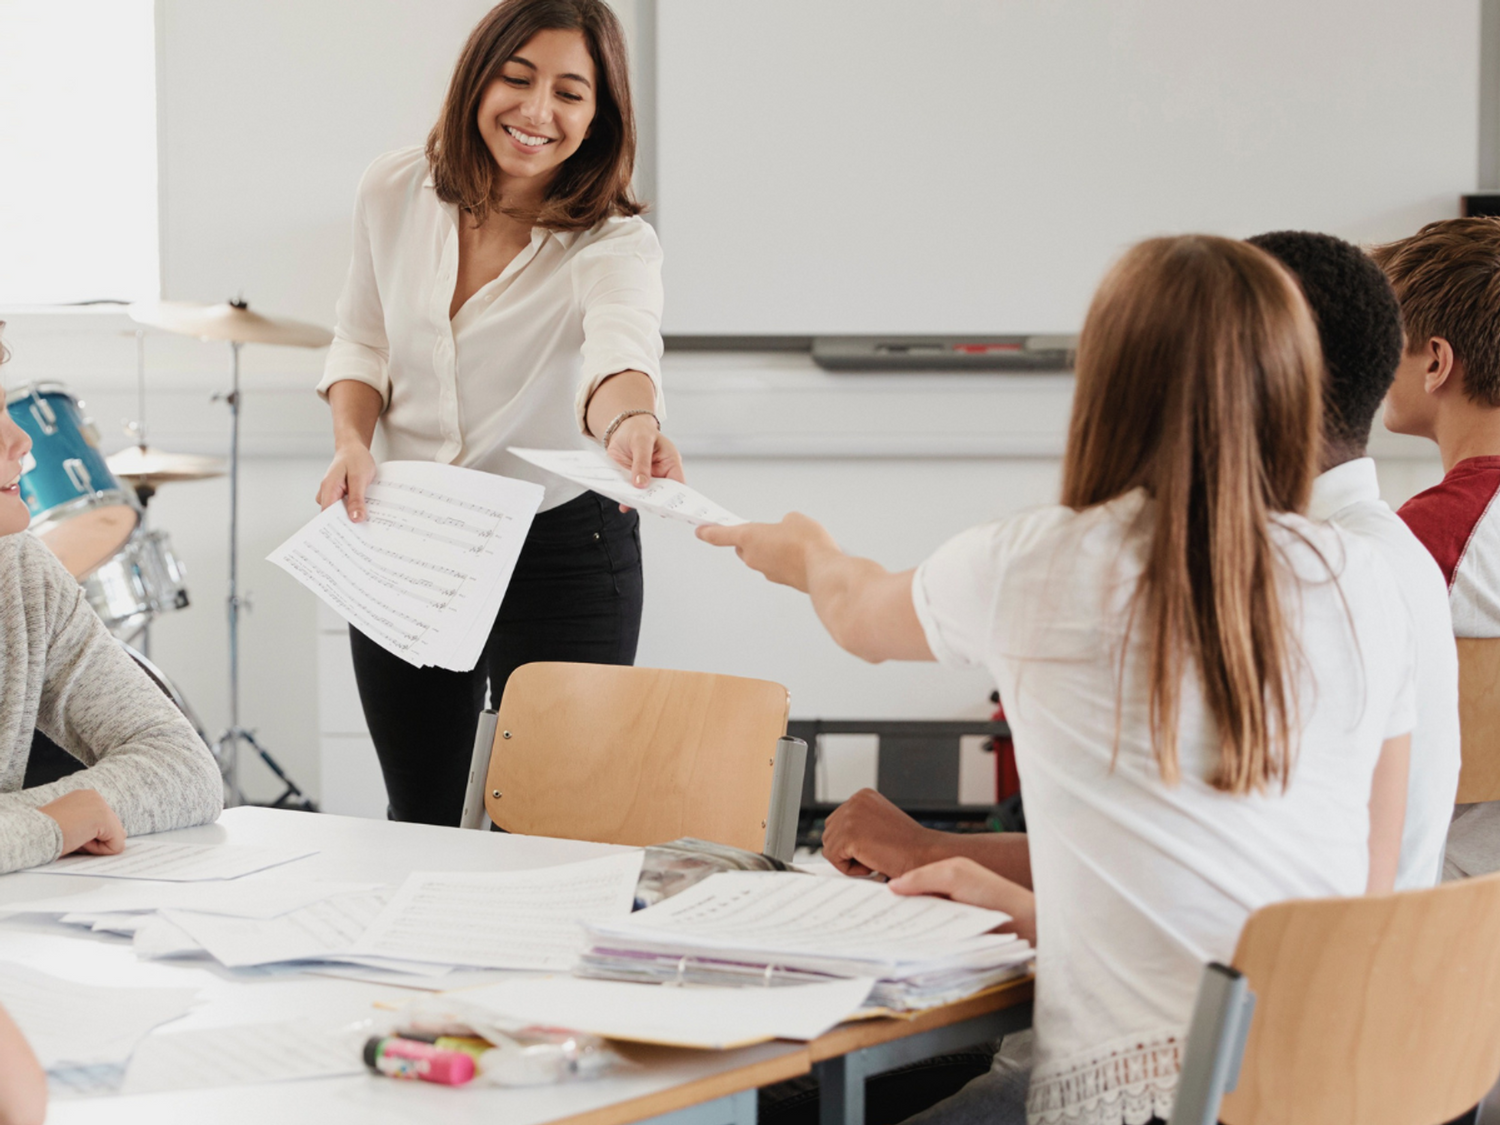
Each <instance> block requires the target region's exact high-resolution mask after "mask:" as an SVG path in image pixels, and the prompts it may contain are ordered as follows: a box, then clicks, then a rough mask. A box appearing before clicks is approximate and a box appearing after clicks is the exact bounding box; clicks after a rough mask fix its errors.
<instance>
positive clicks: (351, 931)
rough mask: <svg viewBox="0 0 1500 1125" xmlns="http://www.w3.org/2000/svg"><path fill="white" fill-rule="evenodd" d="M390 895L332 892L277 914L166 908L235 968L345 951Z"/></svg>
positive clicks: (172, 918)
mask: <svg viewBox="0 0 1500 1125" xmlns="http://www.w3.org/2000/svg"><path fill="white" fill-rule="evenodd" d="M389 899H390V892H389V891H387V890H384V889H381V890H377V891H361V892H356V893H353V894H343V895H334V896H333V897H332V898H326V899H323V900H322V901H321V902H315V903H312V904H310V905H308V906H304V907H301V908H299V909H297V910H291V911H288V912H287V913H285V914H281V915H278V916H277V917H275V918H231V917H227V916H225V915H222V914H198V913H195V912H193V911H190V910H164V911H162V917H164V918H166V919H167V920H168V921H169V922H172V923H173V924H175V925H176V926H178V927H179V928H181V929H182V931H183V932H184V933H186V934H187V935H188V936H189V937H191V938H192V939H193V940H194V941H196V942H197V943H198V944H199V945H201V946H202V947H203V948H204V949H206V950H208V952H209V953H210V954H211V955H212V956H213V958H214V959H215V960H216V961H218V962H219V963H220V964H221V965H224V966H225V967H227V968H231V969H238V968H243V967H245V966H247V965H269V964H274V963H276V962H278V961H313V960H317V959H319V958H322V957H327V956H331V955H333V954H338V953H348V952H350V950H351V949H352V948H353V946H354V943H355V942H356V941H358V940H359V938H360V937H361V936H362V935H363V934H364V932H365V930H366V929H368V928H369V925H370V923H371V922H373V921H374V920H375V917H376V915H378V914H379V913H380V911H381V908H382V907H384V906H385V904H386V902H387V901H388V900H389Z"/></svg>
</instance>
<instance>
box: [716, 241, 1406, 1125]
mask: <svg viewBox="0 0 1500 1125" xmlns="http://www.w3.org/2000/svg"><path fill="white" fill-rule="evenodd" d="M1320 382H1321V362H1320V356H1319V351H1318V342H1317V331H1316V328H1315V327H1314V325H1313V321H1312V318H1311V316H1310V314H1309V312H1308V309H1307V306H1306V304H1305V303H1304V301H1303V299H1302V297H1301V295H1300V293H1299V292H1298V290H1297V287H1296V285H1295V283H1294V282H1293V281H1292V279H1291V278H1290V277H1289V276H1288V275H1287V274H1286V272H1285V271H1284V270H1283V269H1282V268H1281V267H1280V266H1278V265H1277V264H1276V263H1275V261H1274V260H1273V259H1272V258H1271V257H1270V256H1269V255H1267V254H1265V253H1263V252H1262V251H1260V250H1257V249H1255V248H1254V247H1251V246H1249V245H1247V244H1245V243H1242V242H1234V241H1231V240H1227V239H1221V238H1213V237H1208V236H1188V237H1183V238H1174V239H1155V240H1152V241H1149V242H1145V243H1142V244H1141V245H1139V246H1137V247H1135V248H1134V249H1132V250H1131V251H1130V252H1129V253H1127V254H1126V255H1125V257H1124V258H1123V259H1122V260H1121V262H1120V263H1119V264H1118V265H1117V266H1116V267H1115V268H1114V270H1112V271H1111V273H1110V275H1109V276H1108V277H1107V278H1106V279H1105V281H1104V283H1103V285H1102V286H1101V288H1100V290H1099V292H1098V294H1097V295H1096V296H1095V298H1094V302H1093V305H1092V307H1091V309H1090V311H1089V315H1088V319H1087V321H1086V323H1085V325H1084V330H1083V335H1082V339H1081V340H1080V344H1079V352H1078V365H1077V392H1076V396H1075V402H1074V407H1073V418H1072V422H1071V426H1070V432H1069V438H1068V450H1067V455H1066V459H1065V464H1064V480H1063V494H1062V503H1061V504H1059V505H1057V506H1054V507H1046V508H1041V509H1037V510H1034V511H1030V512H1026V513H1023V514H1021V515H1018V516H1014V517H1011V518H1009V519H1004V520H1000V521H998V522H995V523H992V524H987V525H983V526H981V527H976V528H973V529H971V530H969V531H966V532H964V533H963V534H961V535H959V536H958V537H957V538H955V539H954V540H952V541H951V542H949V543H948V544H947V545H945V546H944V547H942V548H940V549H939V550H938V551H937V553H936V554H934V555H933V556H932V557H931V558H929V559H928V560H927V562H925V563H924V564H922V566H921V567H919V568H918V569H917V570H916V571H915V572H910V571H909V572H906V573H903V574H892V573H889V572H887V571H886V570H885V569H884V568H882V567H880V566H879V565H878V564H876V563H873V562H870V561H868V560H863V559H855V558H851V557H849V556H846V555H844V554H843V553H842V552H841V551H840V550H839V548H838V546H837V544H836V543H835V542H834V541H833V539H832V538H831V537H830V536H829V535H828V533H827V532H826V531H824V530H823V528H821V527H820V526H819V525H817V524H816V523H814V522H813V521H812V520H809V519H807V518H806V517H804V516H797V515H793V516H788V517H787V518H786V519H784V520H783V521H782V522H781V523H780V524H772V525H767V524H749V525H744V526H741V527H735V528H713V529H707V528H705V529H702V530H701V531H700V532H699V534H700V536H701V537H702V538H704V539H706V540H708V541H709V542H713V543H718V544H723V545H729V546H734V547H735V548H736V549H737V551H738V553H739V554H740V556H741V557H742V558H743V559H744V560H745V561H746V563H748V564H749V565H750V566H751V567H753V568H755V569H757V570H759V571H761V572H763V573H764V574H765V575H766V576H767V577H768V578H770V579H771V580H773V581H776V582H781V583H784V584H787V585H790V586H794V587H796V588H798V589H800V590H804V591H807V592H808V593H810V594H811V596H812V601H813V606H814V608H815V609H816V611H817V612H818V614H819V616H820V618H821V619H822V620H823V623H824V625H825V626H826V627H827V628H828V630H829V632H830V633H831V634H832V635H833V637H834V639H835V640H837V641H838V642H839V643H840V644H842V645H843V646H844V647H845V648H847V649H849V650H850V651H852V652H854V653H855V654H857V655H860V656H862V657H864V658H866V659H868V660H873V661H879V660H886V659H909V660H931V659H937V660H940V661H942V662H944V663H948V664H952V665H955V666H979V667H984V668H987V669H988V670H989V671H990V672H991V674H992V675H993V676H994V677H995V679H996V681H997V683H998V685H999V687H1000V691H1001V695H1002V696H1003V698H1004V699H1005V702H1006V713H1007V716H1008V718H1009V721H1010V724H1011V729H1012V732H1013V734H1014V738H1015V744H1016V756H1017V763H1018V766H1019V768H1020V772H1021V781H1022V786H1023V789H1024V791H1025V793H1026V802H1027V821H1028V824H1029V826H1030V829H1031V833H1030V874H1031V880H1032V883H1033V886H1034V889H1035V894H1034V897H1033V894H1032V892H1031V891H1029V890H1027V889H1026V888H1025V887H1024V886H1021V885H1020V884H1018V883H1015V882H1011V881H1009V880H1006V879H1004V878H1003V877H1001V876H1000V875H997V874H995V873H994V872H992V871H989V870H987V869H986V868H983V867H980V866H979V865H978V864H976V863H974V862H973V861H971V860H967V859H950V860H944V861H942V862H940V863H938V864H934V865H929V866H927V867H923V868H918V869H916V870H915V871H912V872H909V873H907V874H906V875H904V876H902V877H901V878H900V879H898V880H896V881H895V882H894V883H893V884H892V886H893V887H895V888H896V889H898V890H902V891H908V892H912V893H923V892H936V893H946V894H950V895H952V896H953V897H955V898H960V899H963V900H966V901H973V902H979V903H983V904H985V905H990V906H995V907H998V908H999V909H1003V910H1007V911H1009V912H1010V913H1012V914H1013V915H1014V916H1015V917H1016V925H1017V929H1018V930H1020V931H1021V932H1022V933H1024V934H1027V935H1028V936H1030V937H1032V938H1033V939H1034V940H1035V941H1036V944H1037V951H1038V959H1037V978H1038V979H1037V996H1036V1007H1035V1015H1034V1027H1035V1036H1036V1046H1035V1059H1034V1065H1033V1071H1032V1078H1031V1088H1030V1092H1029V1094H1028V1097H1027V1116H1028V1118H1029V1119H1030V1121H1032V1122H1033V1123H1040V1122H1046V1123H1048V1125H1053V1123H1059V1122H1066V1123H1074V1122H1077V1123H1082V1122H1088V1123H1090V1125H1114V1123H1115V1122H1123V1121H1126V1120H1129V1121H1131V1122H1140V1121H1143V1120H1147V1119H1149V1118H1151V1117H1152V1115H1155V1116H1156V1117H1159V1118H1162V1119H1165V1118H1166V1117H1168V1116H1169V1114H1170V1112H1171V1106H1172V1101H1173V1096H1174V1094H1175V1091H1176V1085H1177V1075H1178V1071H1179V1069H1180V1064H1181V1051H1182V1045H1183V1041H1184V1038H1185V1036H1186V1031H1187V1025H1188V1021H1189V1018H1190V1015H1191V1009H1192V1004H1193V998H1194V995H1195V992H1196V989H1197V986H1198V981H1199V978H1200V976H1201V973H1202V967H1203V965H1204V963H1205V962H1207V961H1210V960H1222V961H1227V960H1229V959H1230V957H1231V956H1232V954H1233V951H1234V945H1235V941H1236V939H1237V937H1238V934H1239V931H1240V928H1241V927H1242V925H1243V924H1244V921H1245V919H1246V918H1247V917H1248V916H1249V915H1250V913H1251V912H1252V911H1254V910H1255V909H1257V908H1258V907H1261V906H1264V905H1266V904H1267V903H1271V902H1276V901H1280V900H1283V899H1288V898H1304V897H1320V896H1328V895H1356V894H1360V893H1363V892H1365V891H1366V890H1371V891H1377V892H1378V891H1387V890H1390V889H1391V887H1392V885H1393V883H1394V880H1395V875H1396V867H1397V859H1398V855H1399V851H1400V843H1401V831H1402V821H1403V814H1404V806H1405V798H1406V773H1407V754H1408V747H1409V741H1410V740H1409V737H1408V736H1409V732H1410V731H1411V729H1412V727H1413V725H1414V721H1415V703H1414V686H1413V685H1414V674H1415V669H1414V661H1413V658H1412V649H1413V644H1412V635H1411V623H1410V621H1409V620H1408V614H1407V612H1406V609H1405V603H1404V601H1403V600H1402V598H1401V594H1400V590H1399V588H1398V587H1397V585H1396V582H1395V580H1394V578H1393V577H1392V575H1391V572H1390V571H1389V569H1388V568H1387V567H1385V566H1384V565H1383V564H1382V563H1381V562H1380V560H1379V559H1378V558H1377V557H1376V556H1375V554H1374V552H1373V551H1372V550H1371V549H1370V547H1369V546H1368V545H1367V544H1366V543H1364V542H1362V541H1361V540H1359V539H1357V538H1356V537H1354V536H1350V535H1348V534H1346V533H1344V532H1343V531H1341V530H1340V529H1339V528H1338V527H1337V526H1336V525H1333V524H1316V523H1312V522H1311V521H1309V520H1307V519H1305V518H1303V517H1302V516H1299V515H1297V514H1295V513H1297V512H1300V511H1302V510H1303V509H1304V508H1305V507H1306V504H1307V500H1308V495H1309V491H1310V488H1311V484H1312V479H1313V476H1314V474H1315V473H1316V470H1317V465H1316V458H1317V451H1318V443H1319V423H1320V413H1321V404H1320ZM939 1108H940V1107H939ZM998 1110H999V1107H997V1112H996V1113H995V1114H993V1115H992V1120H998V1119H999V1117H1000V1114H999V1112H998Z"/></svg>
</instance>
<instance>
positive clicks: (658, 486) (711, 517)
mask: <svg viewBox="0 0 1500 1125" xmlns="http://www.w3.org/2000/svg"><path fill="white" fill-rule="evenodd" d="M509 451H510V452H511V453H514V454H515V455H516V456H517V457H520V458H522V459H523V460H526V461H530V462H531V463H532V464H533V465H537V466H540V467H541V468H543V469H546V470H547V471H548V472H549V473H556V474H557V475H558V476H560V477H562V478H564V479H565V480H570V481H572V482H573V483H574V484H581V485H583V486H584V487H585V488H590V489H593V491H595V492H597V493H599V494H600V495H601V496H608V497H609V498H610V499H611V500H618V501H619V502H620V503H622V504H628V505H630V506H631V507H632V508H639V509H640V510H641V511H643V512H650V513H651V514H652V515H656V516H666V517H667V518H668V519H674V520H685V521H687V522H688V523H690V524H692V525H693V526H695V527H697V526H700V525H702V524H719V525H721V526H723V527H732V526H733V525H735V524H737V523H744V522H745V521H744V520H742V519H740V517H739V516H737V515H735V514H734V513H733V512H731V511H729V510H728V509H726V508H723V507H720V506H719V505H718V504H716V503H714V502H713V501H712V500H710V499H709V498H708V497H707V496H704V495H703V493H701V492H699V491H698V490H697V489H694V488H689V487H688V486H687V485H685V484H679V483H678V482H677V481H675V480H667V479H666V478H664V477H657V478H656V479H654V480H653V481H652V482H651V483H650V484H648V485H647V486H646V487H645V488H636V487H635V486H634V485H632V484H631V483H630V482H629V481H628V480H626V479H625V478H624V476H622V475H621V472H620V469H619V467H618V466H616V465H615V463H614V462H613V461H611V460H610V459H609V457H608V456H607V455H606V454H604V453H603V452H602V451H598V450H589V449H517V448H516V447H515V446H511V447H510V450H509Z"/></svg>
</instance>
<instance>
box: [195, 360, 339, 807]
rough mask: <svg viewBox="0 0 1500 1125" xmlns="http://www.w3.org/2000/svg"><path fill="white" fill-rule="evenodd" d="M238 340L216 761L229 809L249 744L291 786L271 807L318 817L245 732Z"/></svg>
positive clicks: (239, 799) (238, 795) (239, 796)
mask: <svg viewBox="0 0 1500 1125" xmlns="http://www.w3.org/2000/svg"><path fill="white" fill-rule="evenodd" d="M242 347H244V344H242V343H241V342H240V341H238V340H232V341H230V344H229V351H230V354H231V356H232V357H233V359H232V368H231V371H232V376H231V379H232V381H231V386H230V391H229V394H227V395H222V396H215V397H222V398H223V399H224V400H225V401H226V402H227V403H228V404H229V727H228V729H226V730H225V731H224V733H223V734H221V735H219V740H218V742H216V743H215V744H214V757H215V758H217V759H218V762H219V772H220V774H221V775H222V776H223V778H224V803H225V804H226V805H231V806H233V805H243V804H244V803H245V793H244V790H243V789H241V788H240V775H239V765H240V762H239V758H240V744H241V743H244V744H245V745H246V746H249V747H250V749H252V750H254V751H255V752H256V754H258V755H259V756H260V760H261V761H262V762H264V763H265V764H266V767H267V768H268V769H269V770H270V771H271V772H272V773H273V774H275V775H276V778H277V780H278V781H280V782H281V783H282V784H283V785H285V786H286V789H285V790H283V791H282V794H281V796H279V797H277V798H276V799H275V800H274V801H272V802H271V807H272V808H281V809H304V810H306V811H308V812H317V811H318V806H317V804H316V803H315V802H314V801H313V800H312V799H311V798H310V797H308V796H307V794H305V793H303V792H302V790H301V789H300V788H298V786H297V783H296V782H295V781H293V780H292V779H291V778H290V777H288V776H287V774H286V771H285V770H283V769H282V768H281V766H280V764H279V763H278V762H277V761H276V759H275V758H273V757H271V753H270V751H268V750H267V749H266V748H265V747H264V746H262V745H261V744H260V743H259V742H257V741H256V738H255V735H254V734H253V733H252V732H251V731H248V730H246V729H245V728H244V727H242V726H240V608H241V607H244V608H245V609H246V610H248V609H249V608H250V602H249V599H248V598H242V597H241V596H240V588H239V534H240V518H239V497H240V349H241V348H242Z"/></svg>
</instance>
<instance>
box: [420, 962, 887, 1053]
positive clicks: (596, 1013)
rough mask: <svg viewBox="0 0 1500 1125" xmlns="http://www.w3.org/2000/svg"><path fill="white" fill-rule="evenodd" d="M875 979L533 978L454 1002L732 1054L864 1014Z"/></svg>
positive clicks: (471, 992)
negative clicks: (695, 982)
mask: <svg viewBox="0 0 1500 1125" xmlns="http://www.w3.org/2000/svg"><path fill="white" fill-rule="evenodd" d="M874 983H875V982H874V981H873V980H871V979H869V978H868V977H864V978H853V979H850V980H834V981H828V982H827V983H820V984H799V985H790V986H780V987H776V988H670V987H667V986H665V985H659V984H628V983H625V982H623V981H609V980H580V979H578V978H577V977H561V976H559V977H527V978H525V979H522V980H511V981H504V982H503V983H501V984H494V985H490V986H489V987H487V988H475V989H467V990H465V991H463V992H453V993H450V994H449V996H450V997H451V998H452V1000H453V1003H455V1004H456V1005H458V1007H459V1010H460V1011H462V1012H464V1013H468V1012H470V1011H477V1012H480V1013H483V1014H484V1015H485V1016H488V1017H491V1018H493V1019H496V1020H499V1021H501V1026H502V1027H505V1026H510V1027H516V1026H522V1027H524V1026H526V1025H528V1024H540V1025H543V1026H548V1027H566V1028H569V1029H570V1030H572V1031H582V1032H587V1033H589V1034H591V1035H602V1036H605V1037H607V1038H609V1039H629V1040H633V1041H635V1042H637V1043H663V1044H666V1045H667V1046H671V1047H704V1048H708V1049H710V1050H725V1049H728V1048H731V1047H743V1046H746V1045H747V1044H750V1043H762V1042H764V1041H765V1040H767V1039H803V1040H806V1039H816V1038H817V1037H818V1036H820V1035H822V1034H823V1033H824V1032H825V1031H827V1030H828V1029H829V1028H831V1027H833V1026H834V1025H835V1024H836V1023H838V1022H840V1021H841V1020H844V1019H847V1018H848V1017H850V1016H852V1015H853V1014H854V1013H855V1012H857V1011H858V1010H859V1008H860V1005H862V1004H863V1003H864V1002H865V999H866V998H867V997H868V996H869V995H870V988H871V986H873V985H874Z"/></svg>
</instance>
